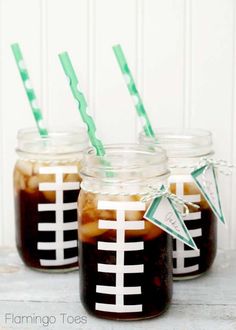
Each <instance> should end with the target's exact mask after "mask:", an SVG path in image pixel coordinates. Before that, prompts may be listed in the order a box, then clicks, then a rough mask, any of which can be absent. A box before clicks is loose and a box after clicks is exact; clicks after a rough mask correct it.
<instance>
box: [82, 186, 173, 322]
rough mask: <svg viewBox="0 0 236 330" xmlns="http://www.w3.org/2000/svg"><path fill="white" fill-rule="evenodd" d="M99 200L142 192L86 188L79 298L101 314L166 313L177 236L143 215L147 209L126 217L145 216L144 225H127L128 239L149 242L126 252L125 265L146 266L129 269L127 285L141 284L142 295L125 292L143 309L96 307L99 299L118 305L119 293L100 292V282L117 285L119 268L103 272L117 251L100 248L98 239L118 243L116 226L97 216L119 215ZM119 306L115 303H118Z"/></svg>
mask: <svg viewBox="0 0 236 330" xmlns="http://www.w3.org/2000/svg"><path fill="white" fill-rule="evenodd" d="M98 200H108V201H110V200H112V201H122V200H123V201H140V196H138V195H131V196H109V195H98V194H94V193H90V192H85V191H83V190H81V192H80V196H79V251H80V253H79V263H80V297H81V301H82V303H83V306H84V307H85V309H86V310H87V311H88V312H89V313H91V314H93V315H95V316H98V317H101V318H107V319H115V320H135V319H136V320H137V319H145V318H151V317H155V316H158V315H160V314H162V313H163V312H164V311H165V310H166V309H167V307H168V306H169V303H170V301H171V297H172V239H171V236H170V235H168V234H167V233H165V232H164V231H163V230H162V229H160V228H159V227H157V226H155V225H154V224H152V223H151V222H149V221H147V220H144V219H143V215H144V211H126V212H125V221H128V222H129V221H139V220H144V223H145V226H144V229H141V230H125V242H127V243H128V242H144V248H143V249H142V250H135V251H124V252H123V253H124V265H143V266H144V270H143V272H142V273H138V272H136V273H125V272H124V275H123V276H124V277H123V279H124V281H123V286H124V288H125V287H140V289H141V292H140V293H138V294H124V300H123V303H124V305H142V309H141V311H139V312H127V311H125V312H118V311H117V312H114V311H100V310H98V309H96V303H100V304H111V305H114V304H116V296H115V294H113V293H112V294H107V293H106V294H104V293H98V292H96V286H97V285H98V286H112V287H116V276H117V275H116V273H111V272H102V271H98V264H105V265H116V262H117V252H116V251H106V250H101V249H98V242H110V243H115V242H116V241H117V233H116V230H114V229H105V230H104V229H99V228H98V221H99V219H103V220H110V221H111V220H113V221H117V220H116V214H115V211H113V210H109V211H108V210H98V209H97V202H98ZM118 292H119V291H118ZM114 308H116V307H114Z"/></svg>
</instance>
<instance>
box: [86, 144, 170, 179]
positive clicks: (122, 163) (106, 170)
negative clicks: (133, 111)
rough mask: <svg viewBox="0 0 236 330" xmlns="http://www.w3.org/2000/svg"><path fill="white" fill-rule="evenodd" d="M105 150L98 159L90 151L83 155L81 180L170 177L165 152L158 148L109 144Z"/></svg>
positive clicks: (94, 153) (92, 150)
mask: <svg viewBox="0 0 236 330" xmlns="http://www.w3.org/2000/svg"><path fill="white" fill-rule="evenodd" d="M104 147H105V151H106V155H105V156H104V157H100V156H97V155H96V152H95V150H94V149H92V148H89V149H87V150H86V151H85V152H84V157H83V160H82V163H81V170H80V174H81V176H82V178H83V177H84V178H85V177H86V178H100V179H106V181H112V182H120V181H122V182H124V181H125V180H126V181H127V182H131V181H133V182H135V181H141V180H144V179H147V178H150V177H152V176H153V177H158V176H164V175H168V173H169V171H168V169H167V156H166V152H165V151H164V150H163V149H162V148H161V147H159V146H154V147H150V146H144V145H140V144H112V145H105V146H104Z"/></svg>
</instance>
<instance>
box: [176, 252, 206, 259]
mask: <svg viewBox="0 0 236 330" xmlns="http://www.w3.org/2000/svg"><path fill="white" fill-rule="evenodd" d="M199 256H200V250H182V251H179V250H178V251H173V258H185V257H186V258H193V257H199Z"/></svg>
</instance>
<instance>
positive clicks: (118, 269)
mask: <svg viewBox="0 0 236 330" xmlns="http://www.w3.org/2000/svg"><path fill="white" fill-rule="evenodd" d="M98 272H103V273H117V274H128V273H129V274H130V273H143V272H144V265H142V264H141V265H110V264H98Z"/></svg>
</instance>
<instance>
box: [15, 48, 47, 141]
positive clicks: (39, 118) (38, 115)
mask: <svg viewBox="0 0 236 330" xmlns="http://www.w3.org/2000/svg"><path fill="white" fill-rule="evenodd" d="M11 49H12V52H13V55H14V57H15V60H16V64H17V67H18V69H19V73H20V76H21V79H22V82H23V85H24V88H25V92H26V95H27V98H28V101H29V104H30V107H31V110H32V112H33V115H34V119H35V121H36V125H37V128H38V131H39V134H40V135H41V136H42V137H44V136H47V135H48V131H47V129H46V127H45V126H44V122H43V115H42V112H41V110H40V108H39V106H38V102H37V98H36V94H35V92H34V90H33V88H32V87H31V82H30V78H29V73H28V70H27V68H26V66H25V63H24V59H23V56H22V52H21V49H20V46H19V45H18V44H17V43H16V44H13V45H11Z"/></svg>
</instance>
